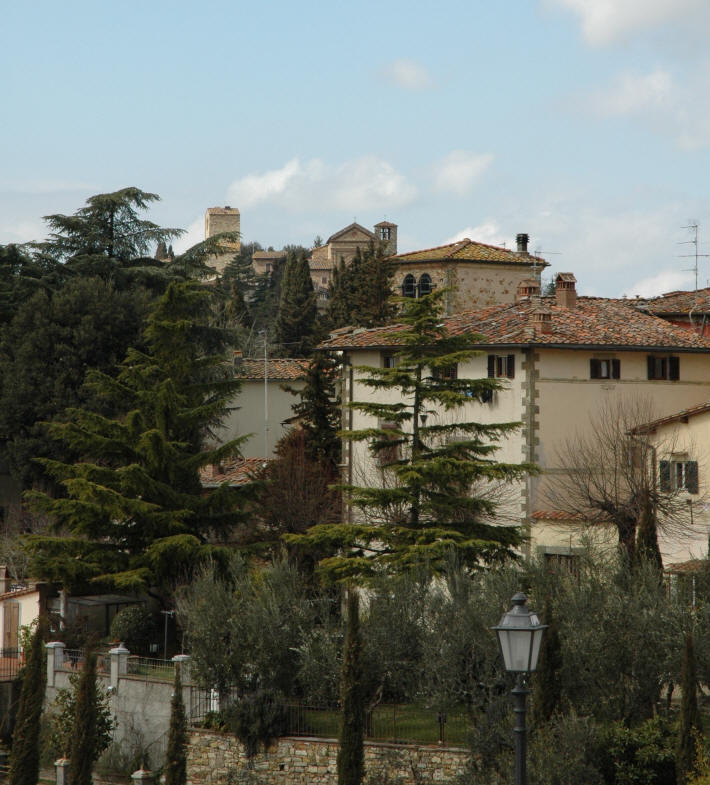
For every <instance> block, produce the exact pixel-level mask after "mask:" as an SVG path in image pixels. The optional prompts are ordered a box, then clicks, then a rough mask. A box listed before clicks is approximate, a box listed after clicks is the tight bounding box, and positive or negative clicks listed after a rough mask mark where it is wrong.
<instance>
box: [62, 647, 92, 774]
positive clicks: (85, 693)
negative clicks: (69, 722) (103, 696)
mask: <svg viewBox="0 0 710 785" xmlns="http://www.w3.org/2000/svg"><path fill="white" fill-rule="evenodd" d="M97 720H98V693H97V689H96V654H95V653H94V652H93V651H87V652H86V657H85V659H84V667H83V670H82V671H81V676H80V677H79V686H78V689H77V694H76V705H75V715H74V731H73V733H72V738H71V749H70V751H69V776H68V778H67V785H92V778H91V770H92V769H93V767H94V763H95V761H96V759H97V758H98V757H99V754H100V752H99V743H98V734H97V731H96V729H97V725H98V723H97Z"/></svg>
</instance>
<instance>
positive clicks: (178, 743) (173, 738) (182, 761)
mask: <svg viewBox="0 0 710 785" xmlns="http://www.w3.org/2000/svg"><path fill="white" fill-rule="evenodd" d="M186 782H187V722H186V720H185V704H184V703H183V699H182V681H181V679H180V666H179V665H178V664H176V665H175V683H174V686H173V697H172V701H171V702H170V729H169V730H168V748H167V752H166V756H165V785H185V783H186Z"/></svg>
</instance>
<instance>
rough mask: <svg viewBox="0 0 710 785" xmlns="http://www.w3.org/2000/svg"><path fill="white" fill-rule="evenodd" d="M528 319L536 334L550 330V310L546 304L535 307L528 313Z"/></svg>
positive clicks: (549, 331)
mask: <svg viewBox="0 0 710 785" xmlns="http://www.w3.org/2000/svg"><path fill="white" fill-rule="evenodd" d="M530 321H531V322H532V326H533V329H534V330H535V333H536V334H538V335H539V334H541V333H544V334H547V333H551V332H552V311H550V309H549V308H547V307H546V306H544V305H541V306H539V307H538V308H535V310H534V311H532V313H531V314H530Z"/></svg>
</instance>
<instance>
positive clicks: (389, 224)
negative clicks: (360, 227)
mask: <svg viewBox="0 0 710 785" xmlns="http://www.w3.org/2000/svg"><path fill="white" fill-rule="evenodd" d="M375 226H392V227H396V226H397V224H393V223H392V221H380V222H379V223H378V224H375Z"/></svg>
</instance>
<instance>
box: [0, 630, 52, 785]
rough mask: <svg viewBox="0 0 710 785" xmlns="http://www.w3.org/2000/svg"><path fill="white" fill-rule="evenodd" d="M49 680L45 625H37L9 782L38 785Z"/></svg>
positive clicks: (21, 698) (22, 696) (23, 685)
mask: <svg viewBox="0 0 710 785" xmlns="http://www.w3.org/2000/svg"><path fill="white" fill-rule="evenodd" d="M46 680H47V668H46V666H45V656H44V641H43V640H42V625H41V624H38V625H37V627H36V628H35V631H34V633H33V635H32V640H31V643H30V649H29V652H27V662H26V663H25V667H24V672H23V675H22V689H21V692H20V702H19V706H18V709H17V718H16V720H15V730H14V732H13V734H12V752H11V754H10V773H9V780H8V781H9V783H10V785H36V783H37V781H38V779H39V746H40V745H39V730H40V717H41V716H42V703H43V701H44V688H45V683H46Z"/></svg>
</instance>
